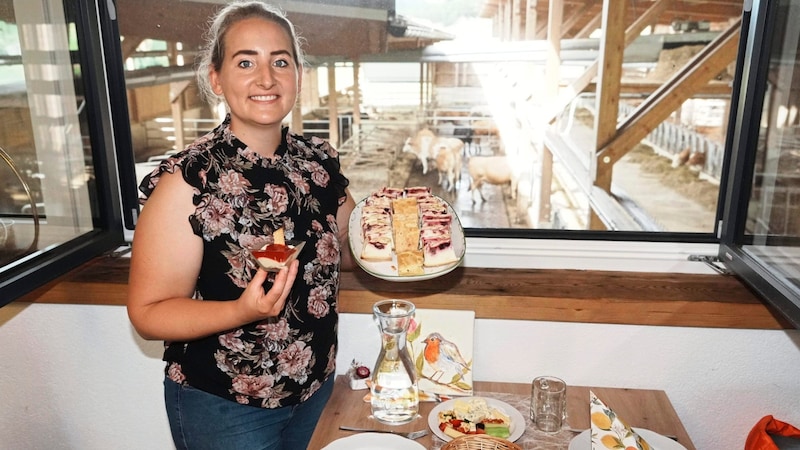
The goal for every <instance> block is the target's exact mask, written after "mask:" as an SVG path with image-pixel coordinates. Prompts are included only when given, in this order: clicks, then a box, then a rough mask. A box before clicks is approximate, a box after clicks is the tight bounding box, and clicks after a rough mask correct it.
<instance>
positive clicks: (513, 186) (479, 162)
mask: <svg viewBox="0 0 800 450" xmlns="http://www.w3.org/2000/svg"><path fill="white" fill-rule="evenodd" d="M467 171H468V172H469V177H470V180H471V182H470V186H469V193H470V196H471V197H472V203H475V191H478V195H480V197H481V200H483V201H484V202H485V201H486V198H484V196H483V193H482V192H481V186H482V185H483V183H489V184H495V185H501V186H502V185H506V184H508V185H509V186H510V190H511V193H510V194H511V198H512V199H515V198H517V183H518V180H517V177H516V175H515V173H514V170H513V168H512V167H511V164H510V163H509V162H508V158H507V157H505V156H472V157H470V158H469V160H468V161H467Z"/></svg>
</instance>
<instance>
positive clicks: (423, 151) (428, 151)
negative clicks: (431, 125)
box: [403, 128, 436, 174]
mask: <svg viewBox="0 0 800 450" xmlns="http://www.w3.org/2000/svg"><path fill="white" fill-rule="evenodd" d="M435 140H436V135H435V134H434V133H433V131H431V130H429V129H428V128H423V129H421V130H419V131H418V132H417V134H416V135H415V136H414V137H413V138H408V139H406V142H405V144H403V152H404V153H405V152H409V153H413V154H415V155H417V158H419V160H420V161H421V162H422V173H423V174H426V173H428V160H431V159H434V158H435V157H436V155H434V154H433V150H432V148H431V147H432V146H433V141H435Z"/></svg>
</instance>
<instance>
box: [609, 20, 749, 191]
mask: <svg viewBox="0 0 800 450" xmlns="http://www.w3.org/2000/svg"><path fill="white" fill-rule="evenodd" d="M740 26H741V19H740V20H737V21H736V22H734V23H733V24H732V25H731V26H730V27H729V28H728V29H727V30H725V31H724V32H722V33H721V34H720V35H719V36H717V38H716V39H715V40H714V41H712V42H711V43H710V44H709V45H707V46H706V47H705V48H703V50H701V51H700V52H699V53H698V54H697V55H695V57H694V58H692V59H691V60H690V61H688V62H687V63H686V65H685V66H684V67H683V68H682V69H681V70H679V71H678V72H677V73H675V74H674V75H673V77H672V78H671V79H670V80H668V81H667V82H666V83H665V84H664V85H663V86H662V88H661V89H659V90H657V91H656V92H654V93H653V94H652V95H651V96H650V97H648V98H647V100H645V101H644V102H642V104H641V105H639V107H638V108H637V109H636V110H634V112H633V113H632V114H631V115H630V116H629V117H628V118H626V119H625V121H624V122H623V123H622V124H621V125H620V126H619V127H618V129H617V135H616V137H615V138H614V139H613V140H611V141H610V142H609V143H607V144H606V145H605V147H604V148H603V149H601V151H600V152H598V155H597V156H598V160H597V164H598V165H613V164H614V163H615V162H616V161H618V160H619V159H620V158H622V157H623V156H624V155H625V154H626V153H627V152H628V151H629V150H630V149H631V148H633V147H634V146H635V145H636V144H638V143H639V142H641V140H642V139H644V138H645V137H646V136H647V135H648V134H649V133H650V131H652V130H653V129H654V128H655V127H656V126H657V125H658V124H659V123H661V122H663V121H664V120H665V119H666V118H667V117H669V115H670V114H672V112H673V111H675V110H676V109H677V108H678V107H679V106H680V105H681V104H683V102H684V101H686V99H688V98H691V97H692V96H693V95H695V94H696V93H697V92H698V91H700V90H702V89H703V87H704V86H705V85H706V84H708V82H709V81H710V80H712V79H714V78H715V77H716V76H717V75H719V73H720V72H722V71H723V70H724V69H725V68H726V67H727V65H728V64H730V62H731V61H733V60H735V59H736V53H737V50H738V47H739V27H740ZM608 172H610V171H608ZM599 173H600V171H598V174H599ZM600 182H602V183H603V185H608V186H610V178H609V179H608V180H602V181H601V180H595V183H596V184H598V185H600V184H599V183H600Z"/></svg>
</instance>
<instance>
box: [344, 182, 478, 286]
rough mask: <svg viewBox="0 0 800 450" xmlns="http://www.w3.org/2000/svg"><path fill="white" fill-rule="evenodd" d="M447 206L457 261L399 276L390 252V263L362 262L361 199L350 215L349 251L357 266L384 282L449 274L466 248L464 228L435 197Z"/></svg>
mask: <svg viewBox="0 0 800 450" xmlns="http://www.w3.org/2000/svg"><path fill="white" fill-rule="evenodd" d="M436 198H438V199H439V200H441V201H443V202H444V203H445V204H446V205H447V211H448V212H449V213H450V215H451V216H452V217H453V221H452V223H451V228H450V238H451V241H452V244H451V245H452V246H453V251H454V252H455V254H456V258H457V260H456V261H455V262H453V263H452V264H447V265H444V266H436V267H425V273H424V274H422V275H410V276H400V275H398V274H397V255H395V254H394V252H392V260H391V261H364V260H362V259H361V258H360V257H359V255H361V249H362V248H363V246H364V237H363V236H362V235H361V210H362V209H363V207H364V203H365V202H366V200H367V199H366V198H364V199H362V200H361V201H360V202H358V204H357V205H356V207H355V209H353V212H352V213H350V223H349V226H350V250H351V251H352V252H353V259H355V260H356V262H357V263H358V265H359V266H361V268H362V269H364V271H365V272H367V273H369V274H370V275H372V276H374V277H377V278H380V279H383V280H386V281H423V280H430V279H432V278H436V277H440V276H442V275H444V274H447V273H450V272H452V271H453V269H455V268H456V267H458V265H459V264H461V260H462V259H464V252H465V250H466V248H467V241H466V240H465V238H464V228H463V227H462V226H461V220H460V219H459V218H458V215H457V214H456V212H455V211H454V210H453V207H452V206H450V204H449V203H447V202H446V201H445V200H443V199H442V198H441V197H436Z"/></svg>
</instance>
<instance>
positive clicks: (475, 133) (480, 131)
mask: <svg viewBox="0 0 800 450" xmlns="http://www.w3.org/2000/svg"><path fill="white" fill-rule="evenodd" d="M470 128H471V129H472V136H470V137H471V139H472V142H473V143H474V144H475V145H477V146H478V148H479V149H481V148H482V147H483V143H484V142H488V143H489V145H490V146H491V145H492V143H493V142H496V140H497V137H498V136H499V135H500V132H499V130H498V129H497V125H496V124H495V123H494V120H491V119H479V120H475V121H473V122H472V123H471V125H470Z"/></svg>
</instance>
